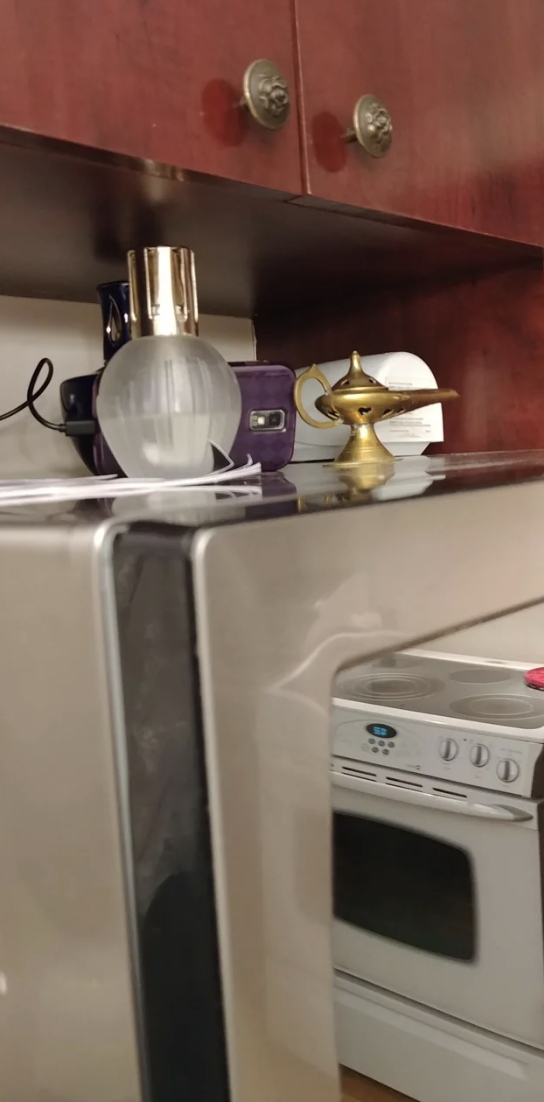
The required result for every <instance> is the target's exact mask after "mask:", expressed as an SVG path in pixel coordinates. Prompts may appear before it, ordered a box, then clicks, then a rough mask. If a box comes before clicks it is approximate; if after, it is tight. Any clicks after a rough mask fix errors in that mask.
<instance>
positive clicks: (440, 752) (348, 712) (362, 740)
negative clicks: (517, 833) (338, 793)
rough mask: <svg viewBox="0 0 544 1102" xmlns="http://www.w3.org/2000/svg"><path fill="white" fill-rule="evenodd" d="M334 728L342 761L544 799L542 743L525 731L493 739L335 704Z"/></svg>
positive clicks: (441, 723) (433, 720)
mask: <svg viewBox="0 0 544 1102" xmlns="http://www.w3.org/2000/svg"><path fill="white" fill-rule="evenodd" d="M333 724H334V736H333V740H334V741H333V748H332V749H333V753H334V754H337V755H338V756H340V757H342V758H347V759H351V760H352V761H358V762H367V763H368V764H372V765H375V766H380V767H382V768H388V767H389V768H395V769H402V770H405V771H406V772H409V773H420V774H422V775H425V776H428V777H437V778H442V779H443V780H449V781H451V782H458V783H459V784H468V785H473V786H475V787H477V788H486V789H489V790H491V791H498V792H506V791H510V792H512V793H516V794H517V795H520V796H528V797H529V796H536V797H540V796H544V770H542V773H543V780H542V785H543V790H542V792H539V791H538V790H537V787H535V785H534V779H535V770H536V766H537V762H538V761H539V758H540V757H541V755H542V760H543V761H544V745H543V742H541V741H539V739H538V738H535V737H534V736H532V737H531V736H530V735H528V733H527V732H523V733H521V732H520V733H519V735H513V736H509V735H495V734H491V733H488V732H487V731H477V730H473V731H471V730H470V729H465V728H463V729H461V728H459V729H456V728H455V727H454V726H453V725H452V724H451V721H448V720H446V719H442V718H440V717H433V716H427V715H425V716H421V717H420V718H418V719H409V718H407V717H405V716H403V715H400V714H399V715H398V717H397V716H395V717H394V718H393V717H392V716H391V715H389V716H388V715H379V714H378V713H377V710H374V709H373V708H372V709H371V708H370V707H367V708H364V707H361V706H358V707H357V706H356V707H353V706H352V707H343V706H341V705H336V704H335V705H334V706H333ZM524 736H525V737H524ZM539 772H540V770H539Z"/></svg>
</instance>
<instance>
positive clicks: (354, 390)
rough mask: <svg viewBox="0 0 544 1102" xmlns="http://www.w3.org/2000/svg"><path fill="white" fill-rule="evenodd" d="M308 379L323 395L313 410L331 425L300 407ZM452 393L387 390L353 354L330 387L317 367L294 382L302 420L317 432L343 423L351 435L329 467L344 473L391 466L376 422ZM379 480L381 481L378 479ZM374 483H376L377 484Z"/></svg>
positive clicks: (454, 393) (447, 397) (444, 399)
mask: <svg viewBox="0 0 544 1102" xmlns="http://www.w3.org/2000/svg"><path fill="white" fill-rule="evenodd" d="M308 379H317V381H318V382H319V383H321V386H322V387H323V389H324V391H325V393H324V394H322V395H321V396H320V397H319V398H317V399H316V403H315V405H316V408H317V409H318V410H319V412H320V413H324V414H325V417H328V418H329V421H330V422H331V423H330V424H328V423H327V422H326V421H317V420H316V419H315V418H314V417H311V416H310V414H309V413H308V412H307V410H306V409H305V408H304V406H303V405H302V401H301V391H302V387H303V386H304V383H305V382H306V381H307V380H308ZM458 397H459V395H458V394H457V391H455V390H388V388H387V387H386V386H382V384H381V383H378V382H377V381H376V379H372V378H371V376H370V375H366V374H365V372H364V371H363V366H362V364H361V358H360V356H359V353H358V352H352V353H351V356H350V361H349V371H348V373H347V375H344V376H343V378H341V379H339V380H338V382H337V383H336V384H335V385H334V386H333V387H331V386H329V382H328V380H327V379H326V378H325V376H324V375H323V373H322V372H321V371H320V370H319V368H318V367H317V365H316V364H314V365H313V367H309V368H308V370H307V371H304V372H303V374H302V375H299V377H298V379H297V381H296V383H295V404H296V407H297V410H298V412H299V413H300V416H301V417H302V420H303V421H305V422H306V424H307V425H311V426H312V427H313V428H316V429H331V428H333V423H334V422H335V423H336V424H337V423H338V421H342V423H343V424H344V425H349V426H350V428H351V433H350V436H349V439H348V442H347V444H346V446H345V447H344V448H343V450H342V451H341V452H340V455H339V456H338V458H337V459H335V460H334V463H333V464H332V466H333V467H338V468H340V469H343V470H348V469H349V468H352V469H353V468H354V467H359V466H360V465H361V464H362V463H374V464H383V463H393V462H394V458H393V456H392V455H391V452H390V451H389V450H388V448H386V447H385V446H384V445H383V444H382V443H381V442H380V441H379V440H378V437H377V436H376V431H375V429H374V425H375V424H376V423H377V422H378V421H386V420H389V418H390V417H398V416H400V414H401V413H409V412H410V411H411V410H414V409H421V407H422V406H434V405H436V404H437V403H438V402H449V401H450V400H451V399H452V398H458ZM379 481H384V480H383V479H380V480H379ZM379 481H378V483H375V485H376V484H379Z"/></svg>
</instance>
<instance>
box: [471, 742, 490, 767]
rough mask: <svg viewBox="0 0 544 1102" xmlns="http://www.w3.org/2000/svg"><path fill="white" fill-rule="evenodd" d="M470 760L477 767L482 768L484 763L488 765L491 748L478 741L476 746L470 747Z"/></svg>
mask: <svg viewBox="0 0 544 1102" xmlns="http://www.w3.org/2000/svg"><path fill="white" fill-rule="evenodd" d="M469 756H470V760H471V762H472V764H473V765H475V766H476V768H477V769H481V768H482V766H483V765H487V763H488V761H489V750H488V749H487V746H483V745H482V743H481V742H477V743H476V745H475V746H471V748H470V755H469Z"/></svg>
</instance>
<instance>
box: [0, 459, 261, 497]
mask: <svg viewBox="0 0 544 1102" xmlns="http://www.w3.org/2000/svg"><path fill="white" fill-rule="evenodd" d="M225 459H226V460H227V462H226V464H225V467H222V468H221V470H219V471H212V473H211V474H207V475H200V476H199V477H197V478H168V479H165V478H118V477H117V476H116V475H99V476H96V477H93V476H91V477H83V478H40V479H27V478H21V479H11V480H9V481H6V482H1V481H0V507H1V506H2V505H9V506H12V505H19V504H28V503H29V502H32V501H82V500H85V499H87V498H106V497H132V496H134V495H137V494H140V495H141V494H152V493H157V492H158V491H160V492H161V493H165V492H168V491H173V490H175V491H178V492H179V491H180V490H191V489H202V488H209V489H210V490H213V488H214V487H215V486H225V485H227V486H228V485H229V484H231V483H235V484H236V483H238V482H240V481H241V480H243V479H247V478H254V477H255V476H256V475H260V473H261V464H260V463H253V462H252V460H251V456H249V455H248V457H247V462H246V463H245V464H244V465H243V466H242V467H235V466H234V464H233V463H232V461H231V460H230V459H229V458H228V456H225ZM236 489H237V491H239V492H247V493H251V492H254V491H257V492H258V491H259V488H258V487H250V486H248V487H245V486H237V487H236Z"/></svg>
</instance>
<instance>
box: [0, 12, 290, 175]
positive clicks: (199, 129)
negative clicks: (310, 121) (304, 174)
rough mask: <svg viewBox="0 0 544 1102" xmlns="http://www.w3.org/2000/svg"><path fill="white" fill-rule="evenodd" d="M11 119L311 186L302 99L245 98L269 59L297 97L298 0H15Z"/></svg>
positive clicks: (4, 37) (3, 82)
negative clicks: (254, 108) (261, 61)
mask: <svg viewBox="0 0 544 1102" xmlns="http://www.w3.org/2000/svg"><path fill="white" fill-rule="evenodd" d="M1 32H2V33H1V36H0V126H7V127H18V128H23V129H25V130H28V131H30V132H32V133H34V134H38V135H45V136H49V137H53V138H58V139H62V140H66V141H69V142H75V143H79V144H83V145H89V146H94V147H96V148H98V149H104V150H111V151H113V152H115V153H121V154H128V155H130V156H133V157H137V158H142V159H149V160H154V161H159V162H163V163H165V164H168V165H173V166H176V167H179V168H182V169H192V170H196V171H198V172H203V173H210V174H213V175H216V176H219V177H230V178H231V179H235V180H242V181H245V182H249V183H252V184H260V185H263V186H266V187H268V188H272V189H278V190H280V191H285V192H290V193H296V194H298V193H300V190H301V174H300V154H299V135H298V121H297V110H296V104H295V103H293V110H292V112H291V117H290V118H289V120H288V122H287V123H286V125H285V126H284V127H283V128H282V129H281V130H279V131H276V132H272V131H270V130H265V129H263V128H262V127H259V126H258V124H256V123H255V122H253V121H252V120H251V118H250V116H249V113H248V112H247V111H243V110H242V109H241V108H240V98H241V95H242V80H243V74H244V71H245V69H246V67H247V66H248V65H249V64H250V63H251V62H252V61H253V60H255V59H257V58H262V57H265V58H269V59H271V60H272V61H274V62H275V63H276V65H277V66H278V67H279V68H280V69H281V70H282V71H283V73H284V75H285V77H286V78H287V81H288V83H289V85H290V88H291V95H292V98H293V100H294V98H295V73H294V51H293V35H292V13H291V8H290V0H274V3H273V4H269V3H266V2H265V0H252V3H251V4H247V3H245V0H198V2H196V3H195V2H194V0H95V3H89V2H88V0H3V3H2V21H1Z"/></svg>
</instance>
